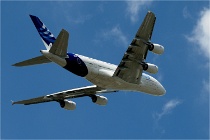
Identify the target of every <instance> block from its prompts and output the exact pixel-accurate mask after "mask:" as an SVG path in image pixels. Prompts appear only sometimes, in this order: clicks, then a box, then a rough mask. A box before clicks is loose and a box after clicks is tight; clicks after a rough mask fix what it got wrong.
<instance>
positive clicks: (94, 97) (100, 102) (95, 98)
mask: <svg viewBox="0 0 210 140" xmlns="http://www.w3.org/2000/svg"><path fill="white" fill-rule="evenodd" d="M90 97H91V99H92V102H93V103H96V104H98V105H106V104H107V102H108V99H107V98H106V97H104V96H99V95H91V96H90Z"/></svg>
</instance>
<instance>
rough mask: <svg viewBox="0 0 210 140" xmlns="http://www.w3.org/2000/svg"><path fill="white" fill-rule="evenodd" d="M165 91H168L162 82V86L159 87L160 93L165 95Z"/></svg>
mask: <svg viewBox="0 0 210 140" xmlns="http://www.w3.org/2000/svg"><path fill="white" fill-rule="evenodd" d="M165 93H166V90H165V88H164V87H163V86H162V85H161V84H160V87H159V95H164V94H165Z"/></svg>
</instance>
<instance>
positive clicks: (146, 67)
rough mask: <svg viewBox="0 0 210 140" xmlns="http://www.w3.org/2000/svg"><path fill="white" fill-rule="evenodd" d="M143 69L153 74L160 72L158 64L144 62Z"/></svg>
mask: <svg viewBox="0 0 210 140" xmlns="http://www.w3.org/2000/svg"><path fill="white" fill-rule="evenodd" d="M142 67H143V70H144V71H147V72H149V73H152V74H156V73H157V72H158V66H156V65H154V64H150V63H143V64H142Z"/></svg>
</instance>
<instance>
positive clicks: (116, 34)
mask: <svg viewBox="0 0 210 140" xmlns="http://www.w3.org/2000/svg"><path fill="white" fill-rule="evenodd" d="M102 35H103V38H105V39H112V40H113V39H114V40H115V41H117V43H118V44H119V45H120V44H121V45H123V46H126V47H127V46H128V45H129V44H128V39H127V37H126V36H125V34H124V33H123V32H122V31H121V29H120V27H119V25H117V26H115V27H113V28H112V29H110V30H106V31H103V33H102Z"/></svg>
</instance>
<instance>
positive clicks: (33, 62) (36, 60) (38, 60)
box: [13, 55, 51, 67]
mask: <svg viewBox="0 0 210 140" xmlns="http://www.w3.org/2000/svg"><path fill="white" fill-rule="evenodd" d="M49 62H51V61H50V60H49V59H47V58H46V57H45V56H43V55H42V56H38V57H35V58H32V59H28V60H25V61H22V62H19V63H16V64H14V65H13V66H17V67H22V66H30V65H36V64H43V63H49Z"/></svg>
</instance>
